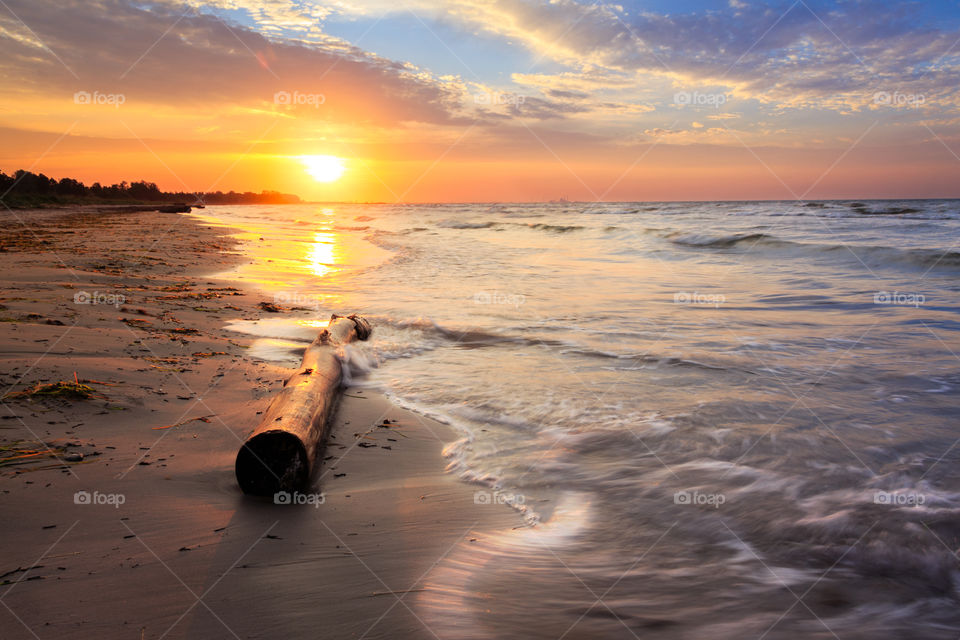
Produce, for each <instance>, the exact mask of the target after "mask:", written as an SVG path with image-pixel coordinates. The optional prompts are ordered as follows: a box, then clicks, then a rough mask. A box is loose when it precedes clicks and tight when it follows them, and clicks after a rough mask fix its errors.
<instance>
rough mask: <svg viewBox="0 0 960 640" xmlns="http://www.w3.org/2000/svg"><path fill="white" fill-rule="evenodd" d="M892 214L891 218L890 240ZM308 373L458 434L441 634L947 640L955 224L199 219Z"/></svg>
mask: <svg viewBox="0 0 960 640" xmlns="http://www.w3.org/2000/svg"><path fill="white" fill-rule="evenodd" d="M892 211H905V213H898V214H891V213H890V212H892ZM201 217H202V218H203V219H204V220H207V221H211V222H216V223H218V224H223V225H226V226H230V227H234V228H240V229H242V230H243V233H242V234H241V237H242V238H243V239H244V240H245V242H244V244H243V246H242V251H244V252H245V253H247V254H248V255H249V256H250V257H251V259H252V260H253V262H252V264H250V265H246V266H243V267H240V268H239V269H238V270H236V271H234V272H232V273H231V274H229V275H230V276H231V277H234V278H237V279H240V280H245V281H248V282H251V283H254V284H256V285H257V286H259V287H260V288H261V289H264V290H266V291H268V292H270V293H271V294H273V295H275V296H276V300H277V301H278V302H279V303H280V304H283V305H284V306H288V307H298V308H300V309H299V310H297V311H294V312H292V313H290V314H282V315H278V316H277V317H276V318H273V317H271V318H268V319H266V320H263V321H260V322H258V323H250V322H237V323H234V324H233V328H235V329H236V330H238V331H245V332H249V333H252V334H255V335H258V336H260V337H261V338H262V339H261V340H259V341H258V342H257V343H256V344H255V345H254V348H253V349H252V355H254V356H255V357H261V358H265V359H270V360H275V361H280V362H290V363H293V362H295V361H298V359H299V354H298V353H297V351H298V350H300V349H302V348H303V345H304V344H305V343H306V342H307V341H309V340H310V339H312V337H313V336H314V335H315V334H316V331H317V327H318V326H322V325H324V324H325V323H326V318H327V317H328V316H329V314H330V313H354V312H360V313H363V314H365V315H367V316H369V317H370V319H371V320H372V321H373V322H374V325H375V327H376V330H375V333H374V336H373V337H372V339H371V340H370V341H369V342H368V343H364V344H360V345H357V346H356V347H354V348H351V349H350V350H349V352H348V354H347V357H348V358H349V364H350V370H351V375H352V377H353V380H354V382H355V383H357V384H363V385H368V386H371V387H376V388H379V389H382V390H384V391H386V392H388V393H390V394H391V395H392V396H393V397H394V398H395V399H396V400H397V401H398V402H399V403H401V404H403V405H405V406H408V407H410V408H413V409H415V410H416V411H419V412H422V413H424V414H427V415H431V416H434V417H437V418H439V419H441V420H444V421H446V422H448V423H450V424H451V425H452V426H453V427H454V428H455V429H456V430H457V431H458V432H459V433H460V434H462V436H463V437H462V439H461V440H459V441H458V442H456V443H454V444H452V445H450V446H449V447H448V448H447V451H446V455H447V456H448V460H449V463H450V468H451V470H452V471H453V472H454V473H457V474H459V475H460V476H461V477H463V478H464V479H465V480H467V481H470V482H473V483H476V485H477V490H478V492H479V493H478V494H477V495H478V507H477V508H478V509H484V508H497V507H495V506H488V505H487V504H485V503H486V502H487V501H489V502H498V501H499V502H504V501H505V502H509V503H512V504H513V505H514V506H515V507H516V508H517V509H519V510H520V511H521V512H522V513H523V515H524V518H525V519H526V520H527V522H528V523H530V524H536V523H539V524H537V526H532V527H529V528H524V529H520V530H516V531H512V532H506V533H504V534H503V535H502V536H501V537H498V538H496V539H484V540H477V541H475V542H473V543H467V542H465V543H464V544H463V545H461V546H459V547H458V548H456V549H454V550H452V551H451V552H450V553H449V554H448V555H446V556H444V558H443V560H442V561H441V562H440V563H439V564H438V566H437V567H436V569H434V570H433V571H432V572H431V573H430V575H428V576H427V578H426V582H427V586H428V589H427V591H424V592H422V593H418V594H417V599H416V605H417V608H418V611H419V612H420V613H421V614H422V616H423V617H424V620H425V621H426V622H428V623H429V624H430V626H431V627H432V628H433V629H435V630H436V632H437V634H438V635H439V636H440V637H444V638H487V637H490V638H494V637H497V638H503V637H526V638H530V637H538V638H539V637H543V638H547V637H552V638H557V637H561V636H562V637H566V638H594V637H611V638H612V637H628V638H629V637H635V636H641V635H648V636H649V635H655V636H656V637H664V638H688V637H689V638H694V637H705V636H706V635H707V634H709V635H710V636H711V637H718V638H728V637H729V638H741V637H744V636H755V637H766V638H790V637H798V636H802V637H835V635H836V636H839V637H844V638H846V637H878V636H880V635H883V636H885V637H914V638H923V637H930V638H939V637H944V638H946V637H951V638H955V637H956V636H957V635H958V633H960V608H958V606H957V605H958V602H957V600H958V597H960V593H958V589H957V580H958V575H957V568H958V567H957V559H956V556H955V555H954V552H955V550H957V549H958V547H960V519H958V516H960V471H958V467H957V462H958V458H960V447H955V446H954V445H955V444H957V440H958V438H960V428H958V425H957V420H956V418H957V416H958V388H960V359H958V354H960V339H958V329H960V316H958V311H960V303H958V297H957V292H958V289H960V280H958V276H960V232H958V220H960V202H958V201H897V202H865V203H852V202H826V203H811V204H809V205H799V204H794V203H774V202H765V203H735V202H727V203H666V204H657V203H636V204H623V203H618V204H592V205H588V204H562V205H546V204H540V205H494V206H489V205H430V206H425V205H416V206H415V205H407V206H388V205H346V206H344V205H336V206H330V207H324V206H307V205H304V206H295V207H210V208H208V209H206V210H205V211H204V212H203V214H202V216H201Z"/></svg>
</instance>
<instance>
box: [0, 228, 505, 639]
mask: <svg viewBox="0 0 960 640" xmlns="http://www.w3.org/2000/svg"><path fill="white" fill-rule="evenodd" d="M22 213H23V211H18V212H17V213H15V214H11V213H10V212H5V213H4V214H3V215H4V216H5V217H6V218H7V220H8V221H10V222H11V224H8V225H6V229H5V230H4V231H3V232H0V265H3V267H4V270H3V272H4V275H3V276H2V277H0V279H2V282H3V285H2V290H3V293H2V296H3V299H2V300H0V305H2V308H0V319H2V320H3V322H0V331H2V332H3V336H4V337H3V344H4V348H3V352H2V355H0V357H2V358H3V361H4V362H3V364H4V366H3V368H2V370H3V371H4V372H5V373H4V374H3V375H2V376H0V385H2V388H3V389H4V393H8V392H9V391H20V390H23V389H25V388H28V387H30V386H32V385H34V384H36V383H43V382H55V381H59V380H65V381H69V380H73V379H74V372H76V379H77V380H79V381H80V382H84V381H89V382H87V384H88V385H89V386H90V387H92V388H93V389H94V391H95V396H94V397H92V398H89V399H82V400H72V399H63V398H46V399H34V400H27V399H22V398H20V399H11V398H9V397H8V398H6V399H5V400H4V402H3V403H0V404H2V406H0V418H2V421H0V441H2V442H3V444H4V446H8V447H9V446H11V445H13V446H15V447H19V448H20V450H24V451H26V450H30V451H38V452H40V456H38V462H30V459H23V460H20V461H19V462H30V464H4V465H3V466H0V495H2V496H3V500H4V510H5V523H4V525H3V526H2V527H0V548H2V549H3V551H2V552H0V558H2V561H0V574H5V575H4V576H3V577H2V578H0V602H2V604H4V605H5V606H4V607H0V625H3V628H4V629H5V637H8V636H7V635H6V634H7V632H9V634H10V635H9V637H11V638H20V637H24V638H32V637H48V636H53V635H62V634H64V633H65V634H66V635H68V636H76V635H77V632H78V631H82V632H83V634H84V635H91V634H96V636H97V637H103V638H113V637H117V638H120V637H123V638H129V637H143V638H159V637H161V636H164V635H165V637H168V638H177V637H186V638H190V637H211V636H212V637H234V635H236V636H237V637H276V636H277V634H281V633H284V634H291V635H293V636H297V637H299V636H300V635H305V634H308V633H314V634H315V633H316V631H317V630H318V629H324V632H325V634H326V633H328V632H329V633H331V634H333V636H335V637H353V636H356V637H359V636H360V635H361V634H364V633H365V632H366V637H371V638H375V637H391V638H398V637H400V638H407V637H409V638H420V637H432V633H431V632H430V630H429V629H428V628H426V627H425V626H424V624H423V623H422V621H421V620H420V619H419V617H418V615H417V613H416V608H415V607H414V606H413V604H412V603H413V598H409V599H408V597H407V596H406V593H411V591H410V590H411V589H413V590H419V589H423V588H425V587H424V586H423V581H424V579H425V578H426V577H427V576H428V575H429V573H430V571H431V570H432V569H434V568H435V567H436V566H437V565H438V563H440V562H441V560H442V559H443V558H445V557H446V554H447V553H449V551H450V550H452V549H453V548H454V547H456V546H458V545H462V544H469V540H471V539H474V538H475V537H476V536H478V535H481V534H482V533H483V532H492V531H497V530H503V529H510V528H512V527H515V526H517V525H519V524H521V523H520V522H519V517H518V516H517V514H516V513H515V512H514V511H512V510H511V509H510V508H508V507H504V506H503V505H477V504H475V502H474V490H473V488H472V487H470V486H468V485H467V484H466V483H464V482H461V481H459V480H458V479H457V478H455V477H453V476H452V475H451V474H449V473H445V472H444V461H443V459H442V455H441V450H442V448H443V446H444V444H446V443H449V442H450V441H452V440H454V439H455V438H456V437H457V436H456V434H455V433H454V432H453V431H452V430H451V429H450V428H449V427H447V426H445V425H442V424H440V423H437V422H435V421H432V420H429V419H427V418H424V417H422V416H419V415H417V414H415V413H412V412H409V411H406V410H404V409H401V408H399V407H397V406H395V405H393V404H392V403H390V402H389V400H388V399H386V398H385V397H383V396H380V395H377V394H374V393H372V392H370V391H367V390H363V389H359V390H357V389H354V390H350V391H348V393H347V394H346V396H345V397H344V398H343V400H342V402H341V405H340V407H339V408H338V411H337V414H336V417H335V419H334V425H333V429H332V438H331V440H330V443H329V445H328V447H327V449H326V450H325V451H324V452H323V453H322V456H321V457H322V458H323V459H324V463H323V465H322V466H321V468H320V469H319V472H318V474H317V477H316V481H317V482H319V484H320V489H321V490H322V491H323V493H324V504H322V505H319V506H316V508H314V506H313V505H303V506H284V505H274V504H273V503H272V502H271V501H269V500H267V501H262V500H257V499H252V498H249V497H245V496H243V495H241V493H240V491H239V488H238V487H237V485H236V480H235V478H234V476H233V459H234V456H235V454H236V450H237V448H238V447H239V445H240V444H241V443H242V439H243V437H244V436H245V435H246V433H248V432H249V431H250V430H252V429H253V427H254V426H255V425H256V421H257V412H258V411H262V410H263V409H264V408H265V407H266V405H267V403H268V402H269V400H270V398H271V397H272V393H273V392H274V391H275V390H277V389H278V388H279V387H280V384H281V381H282V379H283V377H284V374H285V373H286V372H287V369H284V368H281V367H277V366H275V365H272V364H269V363H266V362H262V361H254V360H251V359H250V358H248V357H247V355H246V348H247V347H249V345H250V344H251V343H252V342H253V340H254V338H253V337H252V336H246V335H244V334H240V333H235V332H233V331H229V330H227V329H226V328H225V324H226V321H227V320H234V319H247V320H253V319H257V318H261V317H265V316H266V315H267V314H266V313H265V312H263V311H261V310H260V309H258V308H257V304H258V303H259V302H261V301H263V300H264V298H263V297H261V296H260V295H259V294H258V292H256V291H252V290H250V289H248V288H242V287H241V286H240V285H236V286H234V285H235V283H232V282H227V281H224V280H214V279H212V278H210V277H209V276H208V275H207V274H209V273H214V272H217V273H220V272H223V271H224V270H226V269H229V268H231V267H234V266H236V265H237V264H238V263H239V262H240V261H241V259H240V258H239V256H237V255H236V254H231V253H229V251H230V250H231V249H234V248H235V247H236V246H237V242H236V241H234V240H232V239H229V238H227V237H225V234H226V233H228V231H227V230H224V229H222V228H215V227H213V226H210V225H206V224H204V223H202V222H200V221H198V220H196V219H195V218H192V217H190V216H186V215H181V214H172V215H170V216H166V215H165V216H162V217H158V216H156V215H152V214H144V213H127V212H123V213H119V212H118V213H94V212H90V211H87V210H83V209H74V210H66V211H65V210H63V209H57V210H39V213H37V212H32V213H30V214H29V215H30V218H29V220H27V219H23V220H25V221H26V222H27V224H29V229H27V228H25V227H24V226H23V225H22V224H19V223H16V222H14V220H20V219H22V218H21V217H20V214H22ZM82 294H86V297H84V296H83V295H82ZM270 315H272V314H270ZM374 330H376V328H374ZM384 418H386V419H388V420H389V421H390V423H391V424H390V427H387V428H383V427H379V426H378V425H380V424H382V421H383V419H384ZM355 434H365V435H364V436H362V437H360V438H357V437H356V436H355ZM37 441H41V442H42V443H43V444H38V442H37ZM14 443H19V444H14ZM361 443H362V444H364V445H372V446H358V445H359V444H361ZM51 451H52V452H53V453H55V454H56V456H57V458H53V457H43V456H44V455H49V454H50V453H51ZM78 455H82V459H77V456H78ZM67 458H69V459H71V460H76V461H74V462H63V461H62V460H64V459H67ZM3 460H8V457H5V458H3ZM15 462H17V461H15ZM78 492H87V494H89V496H90V498H89V502H90V503H83V502H82V498H81V499H80V502H78V501H77V498H76V496H77V494H78ZM50 603H56V604H55V605H54V606H50ZM121 603H122V606H118V605H119V604H121Z"/></svg>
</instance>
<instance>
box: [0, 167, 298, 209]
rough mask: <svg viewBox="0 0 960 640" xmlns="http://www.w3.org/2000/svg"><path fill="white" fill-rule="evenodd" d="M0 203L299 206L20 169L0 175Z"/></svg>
mask: <svg viewBox="0 0 960 640" xmlns="http://www.w3.org/2000/svg"><path fill="white" fill-rule="evenodd" d="M0 200H2V201H4V202H9V203H11V204H13V205H17V204H29V205H37V204H47V203H50V204H56V203H74V202H83V201H97V202H103V201H121V202H129V201H133V202H184V203H187V204H200V203H207V204H296V203H299V202H302V201H301V200H300V198H299V197H298V196H295V195H292V194H288V193H280V192H278V191H262V192H260V193H253V192H252V191H245V192H243V193H237V192H235V191H229V192H227V193H224V192H222V191H216V192H213V193H205V194H197V193H186V192H183V191H180V192H164V191H161V190H160V188H159V187H158V186H157V185H156V183H153V182H147V181H146V180H141V181H139V182H131V183H129V184H128V183H127V182H126V181H123V182H120V183H118V184H112V185H110V186H103V185H101V184H100V183H99V182H94V183H93V184H92V185H90V186H89V187H88V186H86V185H85V184H83V183H82V182H80V181H79V180H74V179H73V178H61V179H60V180H56V179H54V178H49V177H47V176H45V175H44V174H42V173H32V172H30V171H24V170H23V169H20V170H18V171H16V172H15V173H14V174H13V175H7V174H6V173H4V172H3V171H0Z"/></svg>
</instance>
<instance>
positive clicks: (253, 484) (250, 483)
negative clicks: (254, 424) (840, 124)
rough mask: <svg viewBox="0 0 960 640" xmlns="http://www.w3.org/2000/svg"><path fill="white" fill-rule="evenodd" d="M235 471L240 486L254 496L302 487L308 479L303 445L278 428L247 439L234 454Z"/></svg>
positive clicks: (296, 438)
mask: <svg viewBox="0 0 960 640" xmlns="http://www.w3.org/2000/svg"><path fill="white" fill-rule="evenodd" d="M236 472H237V482H239V483H240V489H241V490H243V492H244V493H248V494H252V495H257V496H270V495H273V494H275V493H277V492H278V491H288V492H292V491H298V490H303V489H305V488H306V487H307V485H308V484H309V481H310V463H309V458H308V457H307V450H306V447H305V446H304V444H303V442H302V441H301V440H300V438H298V437H297V436H295V435H294V434H292V433H290V432H288V431H280V430H271V431H264V432H263V433H259V434H257V435H255V436H254V437H252V438H250V439H249V440H247V441H246V442H245V443H244V445H243V446H242V447H241V448H240V451H239V452H238V453H237V463H236Z"/></svg>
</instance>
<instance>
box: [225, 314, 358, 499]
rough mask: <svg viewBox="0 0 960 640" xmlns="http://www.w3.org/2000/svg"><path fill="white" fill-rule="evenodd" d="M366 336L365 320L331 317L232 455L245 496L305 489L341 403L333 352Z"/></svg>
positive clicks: (340, 375)
mask: <svg viewBox="0 0 960 640" xmlns="http://www.w3.org/2000/svg"><path fill="white" fill-rule="evenodd" d="M369 335H370V323H369V322H367V321H366V320H365V319H364V318H361V317H360V316H356V315H352V316H349V317H344V316H336V315H334V316H331V318H330V323H329V324H328V325H327V328H326V329H324V330H323V331H322V332H321V333H320V335H319V336H317V339H316V340H314V341H313V343H311V344H310V346H309V347H307V349H306V351H304V354H303V362H302V363H301V364H300V368H299V369H297V371H296V372H295V373H294V374H293V375H292V376H290V377H289V378H287V380H286V382H284V384H283V387H284V388H283V390H282V391H280V393H279V395H277V397H275V398H274V399H273V401H272V402H271V403H270V406H269V407H268V408H267V410H266V412H264V414H263V418H262V419H261V421H260V424H259V426H258V427H257V428H256V429H255V430H254V432H253V433H252V434H251V435H250V437H249V438H247V441H246V442H244V444H243V446H242V447H241V448H240V451H239V452H238V453H237V462H236V473H237V481H238V482H239V483H240V488H241V489H242V490H243V492H244V493H249V494H253V495H272V494H274V493H277V492H278V491H290V492H292V491H298V490H303V489H306V488H307V486H308V485H309V484H310V477H311V473H312V469H313V463H314V460H315V459H316V456H317V451H318V449H319V448H320V444H321V443H322V442H324V441H325V440H326V437H327V431H328V429H329V420H330V417H331V416H332V415H333V411H334V409H335V408H336V404H337V401H338V400H339V398H340V383H341V381H342V380H343V368H342V365H341V364H340V360H339V358H337V354H336V351H337V347H339V346H342V345H345V344H347V343H350V342H353V341H354V340H366V339H367V337H369Z"/></svg>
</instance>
